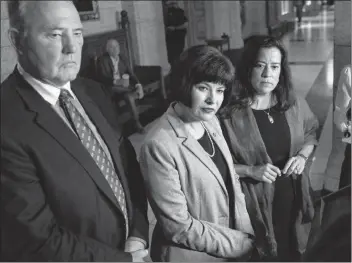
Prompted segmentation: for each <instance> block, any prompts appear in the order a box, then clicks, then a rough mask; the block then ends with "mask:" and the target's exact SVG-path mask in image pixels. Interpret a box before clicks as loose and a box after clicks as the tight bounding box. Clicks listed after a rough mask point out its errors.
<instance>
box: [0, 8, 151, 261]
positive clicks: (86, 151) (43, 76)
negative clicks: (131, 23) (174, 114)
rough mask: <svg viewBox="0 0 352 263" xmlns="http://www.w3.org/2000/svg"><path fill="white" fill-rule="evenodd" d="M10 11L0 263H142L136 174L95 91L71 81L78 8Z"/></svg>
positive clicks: (77, 49)
mask: <svg viewBox="0 0 352 263" xmlns="http://www.w3.org/2000/svg"><path fill="white" fill-rule="evenodd" d="M8 12H9V20H10V29H9V38H10V41H11V43H12V45H13V47H14V48H15V51H16V53H17V58H18V63H17V65H16V68H15V69H14V71H13V73H12V74H11V75H10V76H9V77H8V78H7V79H6V80H5V81H4V82H3V83H1V133H0V136H1V172H0V175H1V177H0V178H1V191H0V197H1V198H0V201H1V205H0V215H1V220H0V228H1V231H0V235H1V247H0V249H1V251H0V254H1V261H39V262H47V261H54V262H57V261H63V262H69V261H83V262H87V261H98V262H103V261H112V262H117V261H123V262H126V261H135V262H143V261H144V257H145V256H146V255H147V254H148V250H147V247H148V219H147V199H146V196H145V194H144V189H143V185H142V184H141V183H140V180H142V177H141V173H140V169H139V166H138V163H137V160H136V157H135V153H134V151H133V147H132V146H131V143H128V141H127V140H126V139H125V138H122V137H121V130H120V133H119V134H120V136H116V135H117V132H118V131H117V130H115V131H114V130H113V129H112V125H113V124H112V123H111V122H112V121H113V120H115V121H116V118H115V119H114V118H105V114H104V113H103V110H102V109H105V110H106V111H107V110H108V109H110V111H111V112H114V111H113V109H112V105H111V100H109V99H108V98H107V96H105V93H104V91H103V88H102V85H99V83H97V82H95V81H91V80H88V79H81V78H77V74H78V72H79V69H80V64H81V54H82V46H83V36H82V30H83V29H82V23H81V20H80V17H79V14H78V12H77V10H76V8H75V7H74V5H73V3H72V2H71V1H8ZM90 90H94V92H93V93H94V95H95V98H94V99H93V98H91V97H90V96H89V95H88V94H93V93H90ZM98 101H99V102H101V103H104V105H101V103H97V102H98ZM109 103H110V106H109V105H108V104H109ZM106 116H111V115H110V114H106ZM116 126H118V125H116Z"/></svg>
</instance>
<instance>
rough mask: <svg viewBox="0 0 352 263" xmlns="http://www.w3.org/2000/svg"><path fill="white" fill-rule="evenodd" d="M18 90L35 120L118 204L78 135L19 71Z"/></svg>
mask: <svg viewBox="0 0 352 263" xmlns="http://www.w3.org/2000/svg"><path fill="white" fill-rule="evenodd" d="M15 74H17V77H16V78H17V80H18V86H17V90H18V93H19V94H20V96H21V97H22V98H23V100H24V101H25V102H26V104H27V106H28V109H29V110H30V111H33V112H36V113H37V115H36V117H35V119H34V122H35V123H36V124H37V125H38V126H40V127H41V128H42V129H44V130H45V131H46V132H48V133H49V134H50V135H51V136H52V137H53V139H54V140H55V141H57V142H58V143H59V144H60V145H61V146H62V147H63V148H64V149H65V150H66V151H67V152H68V153H69V154H70V155H71V156H72V158H73V159H75V160H76V161H77V162H78V163H79V164H80V165H81V166H82V167H83V168H84V169H85V171H86V172H87V174H89V176H90V177H91V178H92V179H93V181H94V182H95V183H96V185H97V186H98V188H99V189H100V190H101V191H102V192H103V193H104V194H105V195H106V196H107V197H108V199H110V200H111V201H112V202H113V203H114V204H115V205H116V206H118V204H117V201H116V198H115V196H114V194H113V192H112V190H111V188H110V186H109V184H108V183H107V182H106V180H105V178H104V176H103V175H102V174H101V172H100V169H99V168H98V166H97V165H96V164H95V162H94V161H93V160H92V157H91V156H90V155H89V153H88V151H87V150H86V149H85V148H84V146H83V145H82V143H81V142H80V140H79V139H78V138H77V137H76V135H75V134H74V133H73V132H72V131H71V130H70V129H69V128H68V127H67V125H66V124H65V123H64V121H63V120H62V119H61V118H60V117H59V116H58V114H57V113H56V112H55V111H54V110H53V109H52V107H51V106H50V104H49V103H47V102H46V101H45V100H43V98H42V97H41V96H40V95H39V94H38V93H37V92H36V91H35V90H34V89H33V88H32V87H31V86H30V85H29V84H28V83H27V82H26V81H25V80H24V79H23V78H22V76H21V75H20V74H19V73H18V72H15Z"/></svg>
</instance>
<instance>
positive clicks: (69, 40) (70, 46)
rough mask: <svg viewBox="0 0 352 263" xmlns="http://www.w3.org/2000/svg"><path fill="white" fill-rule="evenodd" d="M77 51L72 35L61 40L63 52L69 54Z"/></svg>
mask: <svg viewBox="0 0 352 263" xmlns="http://www.w3.org/2000/svg"><path fill="white" fill-rule="evenodd" d="M76 51H77V42H76V41H75V39H74V37H73V36H67V37H66V38H65V39H64V40H63V52H64V53H67V54H70V53H75V52H76Z"/></svg>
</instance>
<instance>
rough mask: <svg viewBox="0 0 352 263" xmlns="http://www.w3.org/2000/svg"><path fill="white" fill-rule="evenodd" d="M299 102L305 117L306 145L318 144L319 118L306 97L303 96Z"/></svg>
mask: <svg viewBox="0 0 352 263" xmlns="http://www.w3.org/2000/svg"><path fill="white" fill-rule="evenodd" d="M299 104H300V113H301V116H302V119H303V129H304V145H317V144H318V141H317V134H316V132H317V129H318V127H319V122H318V119H317V117H316V116H315V115H314V113H313V112H312V110H311V109H310V107H309V105H308V103H307V101H306V100H305V99H302V98H301V99H300V100H299Z"/></svg>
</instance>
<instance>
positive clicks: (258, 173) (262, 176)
mask: <svg viewBox="0 0 352 263" xmlns="http://www.w3.org/2000/svg"><path fill="white" fill-rule="evenodd" d="M250 176H251V177H252V178H253V179H255V180H258V181H263V182H266V183H269V184H271V183H272V182H274V181H275V180H276V177H277V176H281V171H280V169H279V168H278V167H276V166H274V165H272V164H271V163H267V164H264V165H260V166H253V167H252V171H251V175H250Z"/></svg>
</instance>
